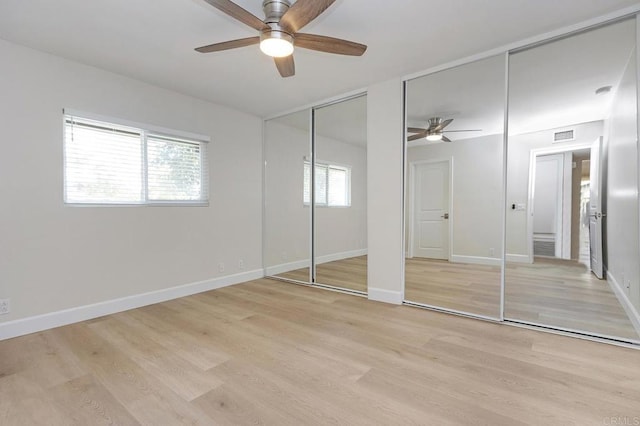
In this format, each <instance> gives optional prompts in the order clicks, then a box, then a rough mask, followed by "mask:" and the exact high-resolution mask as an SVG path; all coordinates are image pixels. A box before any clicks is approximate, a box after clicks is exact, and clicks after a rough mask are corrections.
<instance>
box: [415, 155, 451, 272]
mask: <svg viewBox="0 0 640 426" xmlns="http://www.w3.org/2000/svg"><path fill="white" fill-rule="evenodd" d="M413 184H414V186H413V188H414V191H413V195H414V203H413V206H414V207H413V209H414V211H413V222H414V223H413V226H412V229H413V238H412V241H413V247H412V252H413V256H414V257H427V258H431V259H447V260H448V259H449V162H448V161H442V162H438V163H427V164H416V165H415V168H414V174H413Z"/></svg>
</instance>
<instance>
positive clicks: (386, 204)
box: [367, 79, 404, 303]
mask: <svg viewBox="0 0 640 426" xmlns="http://www.w3.org/2000/svg"><path fill="white" fill-rule="evenodd" d="M402 110H403V100H402V81H401V80H400V79H394V80H389V81H385V82H382V83H378V84H375V85H373V86H370V87H369V89H368V91H367V148H368V151H367V182H368V187H367V188H368V197H367V205H368V220H367V222H368V232H367V234H368V241H369V247H368V253H369V257H368V278H367V280H368V285H369V299H372V300H379V301H385V302H391V303H402V300H403V299H404V282H403V281H404V277H403V271H404V252H403V248H402V245H403V238H402V234H403V222H404V221H403V218H402V216H403V202H404V199H403V195H402V182H403V169H404V166H403V161H404V156H403V148H402V147H403V141H402V135H403V126H404V119H403V117H402Z"/></svg>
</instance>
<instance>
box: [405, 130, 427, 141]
mask: <svg viewBox="0 0 640 426" xmlns="http://www.w3.org/2000/svg"><path fill="white" fill-rule="evenodd" d="M425 137H427V132H424V133H418V134H417V135H411V136H409V137H408V138H407V140H408V141H409V142H411V141H415V140H418V139H424V138H425Z"/></svg>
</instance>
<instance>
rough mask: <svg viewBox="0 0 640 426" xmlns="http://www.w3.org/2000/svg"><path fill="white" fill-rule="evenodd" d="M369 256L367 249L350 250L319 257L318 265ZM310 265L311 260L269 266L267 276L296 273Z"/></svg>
mask: <svg viewBox="0 0 640 426" xmlns="http://www.w3.org/2000/svg"><path fill="white" fill-rule="evenodd" d="M366 254H367V249H358V250H350V251H343V252H339V253H331V254H326V255H324V256H318V257H317V258H316V265H320V264H322V263H328V262H334V261H336V260H342V259H349V258H351V257H358V256H365V255H366ZM309 265H310V261H309V259H302V260H297V261H295V262H289V263H281V264H279V265H274V266H267V267H266V268H265V272H264V274H265V276H267V277H269V276H273V275H277V274H282V273H285V272H289V271H295V270H296V269H302V268H308V267H309Z"/></svg>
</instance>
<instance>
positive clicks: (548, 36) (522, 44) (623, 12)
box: [402, 4, 640, 81]
mask: <svg viewBox="0 0 640 426" xmlns="http://www.w3.org/2000/svg"><path fill="white" fill-rule="evenodd" d="M638 12H640V4H636V5H633V6H630V7H626V8H624V9H620V10H616V11H614V12H611V13H607V14H605V15H601V16H598V17H596V18H592V19H589V20H586V21H582V22H579V23H577V24H573V25H569V26H566V27H562V28H559V29H556V30H553V31H549V32H546V33H543V34H539V35H536V36H533V37H529V38H526V39H523V40H520V41H516V42H514V43H509V44H506V45H503V46H500V47H496V48H495V49H490V50H486V51H484V52H481V53H477V54H475V55H471V56H467V57H464V58H460V59H457V60H454V61H451V62H447V63H446V64H442V65H437V66H435V67H432V68H429V69H427V70H423V71H419V72H416V73H412V74H408V75H405V76H404V77H402V81H409V80H413V79H415V78H419V77H423V76H425V75H428V74H433V73H436V72H439V71H443V70H445V69H448V68H454V67H457V66H460V65H465V64H468V63H471V62H475V61H479V60H481V59H486V58H490V57H492V56H497V55H501V54H504V53H509V52H510V51H513V50H520V49H523V48H526V47H529V46H533V45H535V44H538V43H541V42H548V41H552V40H553V39H555V38H558V37H565V36H567V35H570V34H572V33H575V32H578V31H582V30H586V29H588V28H590V27H594V26H597V25H602V24H605V23H607V22H609V21H615V20H617V19H622V18H624V17H626V16H629V17H631V15H633V14H635V13H638Z"/></svg>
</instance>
